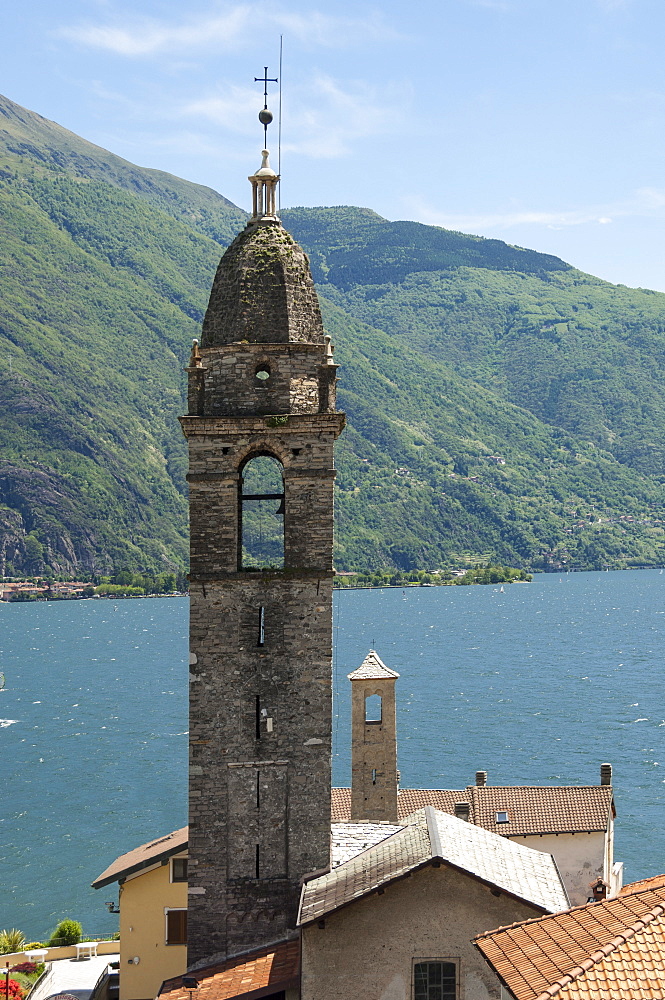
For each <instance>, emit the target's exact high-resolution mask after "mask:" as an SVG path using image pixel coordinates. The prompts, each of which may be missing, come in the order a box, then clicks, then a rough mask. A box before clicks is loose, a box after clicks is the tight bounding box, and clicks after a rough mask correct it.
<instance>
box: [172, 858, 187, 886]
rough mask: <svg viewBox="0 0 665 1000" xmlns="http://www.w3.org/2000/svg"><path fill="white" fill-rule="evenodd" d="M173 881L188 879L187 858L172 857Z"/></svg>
mask: <svg viewBox="0 0 665 1000" xmlns="http://www.w3.org/2000/svg"><path fill="white" fill-rule="evenodd" d="M171 881H172V882H186V881H187V858H172V859H171Z"/></svg>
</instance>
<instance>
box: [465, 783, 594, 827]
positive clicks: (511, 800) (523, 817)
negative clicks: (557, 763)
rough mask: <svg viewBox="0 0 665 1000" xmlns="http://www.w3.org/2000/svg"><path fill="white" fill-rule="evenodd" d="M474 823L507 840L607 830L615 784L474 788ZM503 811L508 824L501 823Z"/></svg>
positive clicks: (483, 786)
mask: <svg viewBox="0 0 665 1000" xmlns="http://www.w3.org/2000/svg"><path fill="white" fill-rule="evenodd" d="M467 792H468V793H469V799H470V802H471V808H472V811H473V817H474V822H475V823H477V824H478V826H482V827H483V828H484V829H485V830H493V831H494V833H500V834H501V835H502V836H504V837H516V836H528V835H529V834H534V833H591V832H599V831H602V830H606V829H607V824H608V820H609V817H610V810H611V809H612V803H613V793H612V787H611V785H581V786H570V785H504V786H501V785H482V786H480V787H477V786H475V785H472V786H471V787H469V788H467ZM499 812H507V813H508V822H507V823H497V822H496V815H497V813H499Z"/></svg>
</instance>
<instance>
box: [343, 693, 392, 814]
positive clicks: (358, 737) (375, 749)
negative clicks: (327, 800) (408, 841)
mask: <svg viewBox="0 0 665 1000" xmlns="http://www.w3.org/2000/svg"><path fill="white" fill-rule="evenodd" d="M372 695H379V696H380V698H381V720H380V721H376V722H368V721H366V719H365V699H366V698H368V697H371V696H372ZM365 820H370V821H372V822H374V823H382V822H385V823H397V821H398V820H397V730H396V706H395V681H394V679H389V678H385V679H383V680H378V679H377V680H352V681H351V822H352V823H361V822H363V821H365Z"/></svg>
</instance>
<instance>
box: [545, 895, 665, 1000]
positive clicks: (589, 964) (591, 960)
mask: <svg viewBox="0 0 665 1000" xmlns="http://www.w3.org/2000/svg"><path fill="white" fill-rule="evenodd" d="M588 905H589V904H588V903H587V906H588ZM575 909H578V907H575ZM664 913H665V906H663V905H661V904H658V905H657V906H654V908H653V910H650V911H649V912H648V913H645V914H644V916H643V917H640V918H639V919H638V920H636V921H635V923H634V924H631V925H630V927H627V928H626V930H625V931H624V933H623V934H617V936H616V937H614V938H612V940H611V941H608V942H607V944H604V945H602V947H600V948H598V949H596V951H594V952H592V953H591V955H589V957H588V958H585V959H584V961H583V962H582V963H581V964H580V965H577V966H575V968H574V969H571V970H570V972H567V973H566V974H565V976H561V978H560V979H557V981H556V982H554V983H552V985H551V986H548V987H547V989H546V990H543V992H542V993H539V994H538V996H537V997H536V998H535V1000H552V997H554V996H556V994H557V993H559V991H560V990H562V989H563V988H564V986H568V985H569V984H570V983H572V982H574V980H575V979H579V977H580V976H582V975H584V973H585V972H588V971H589V970H590V969H592V968H593V967H594V965H597V964H598V963H599V962H602V960H603V959H604V958H607V956H608V955H611V954H612V952H613V951H616V949H617V948H620V947H621V945H623V944H625V943H626V942H627V941H630V940H631V939H632V938H634V937H635V935H636V934H637V933H638V931H641V930H644V928H645V927H648V925H649V924H651V923H653V921H654V920H656V919H657V918H658V917H661V916H662V915H663V914H664Z"/></svg>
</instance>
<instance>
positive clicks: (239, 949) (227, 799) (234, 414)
mask: <svg viewBox="0 0 665 1000" xmlns="http://www.w3.org/2000/svg"><path fill="white" fill-rule="evenodd" d="M261 120H262V121H263V119H261ZM249 180H250V182H251V184H252V191H253V214H252V218H251V220H250V221H249V223H248V225H247V226H246V228H245V229H244V230H243V232H242V233H240V235H239V236H238V237H237V238H236V240H235V241H234V242H233V243H232V244H231V246H230V247H229V248H228V250H227V251H226V253H225V254H224V256H223V257H222V259H221V262H220V264H219V268H218V270H217V274H216V277H215V280H214V284H213V287H212V293H211V296H210V303H209V305H208V310H207V313H206V315H205V319H204V322H203V334H202V340H201V345H200V348H199V345H198V344H197V343H196V342H195V343H194V348H193V350H192V355H191V358H190V362H189V366H188V368H187V372H188V375H189V389H188V404H189V406H188V409H189V412H188V415H187V416H185V417H183V418H181V423H182V427H183V431H184V434H185V437H186V438H187V441H188V445H189V475H188V482H189V488H190V514H191V564H190V602H191V611H190V769H189V804H190V806H189V807H190V822H189V918H188V925H189V926H188V938H189V965H190V968H191V967H195V966H196V965H199V964H203V963H205V962H210V961H217V960H222V959H224V958H225V957H228V956H231V955H235V954H240V953H243V952H246V951H249V950H251V949H253V948H258V947H262V946H263V945H267V944H270V943H272V942H276V941H280V940H284V939H285V938H288V937H290V936H293V935H294V934H295V930H294V928H295V917H296V910H297V906H298V899H299V892H300V880H301V877H302V876H303V875H304V874H306V873H308V872H312V871H316V870H320V869H326V868H327V867H328V866H329V862H330V857H329V855H330V783H331V770H330V759H331V669H332V582H333V567H332V542H333V480H334V477H335V472H334V465H333V446H334V442H335V439H336V438H337V437H338V435H339V434H340V432H341V431H342V428H343V426H344V415H343V414H341V413H338V412H337V410H336V407H335V383H336V365H335V364H334V362H333V355H332V348H331V346H330V340H329V338H328V337H326V336H324V332H323V325H322V321H321V313H320V310H319V305H318V301H317V297H316V292H315V290H314V284H313V281H312V277H311V273H310V269H309V263H308V260H307V257H306V256H305V254H304V252H303V251H302V250H301V248H300V247H299V246H298V244H297V243H295V241H294V240H293V239H292V238H291V236H290V235H289V234H288V233H287V232H286V230H285V229H284V228H283V227H282V224H281V222H280V220H279V218H278V217H277V215H276V210H275V189H276V185H277V182H278V180H279V178H278V176H277V174H276V173H275V172H274V171H273V170H272V168H271V167H270V164H269V156H268V152H267V150H264V152H263V163H262V165H261V167H260V169H259V170H258V171H257V172H256V173H255V174H254V175H253V176H252V177H250V178H249ZM271 470H272V471H271ZM266 525H267V526H266ZM262 545H263V549H262V548H261V546H262ZM257 553H258V554H257Z"/></svg>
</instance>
